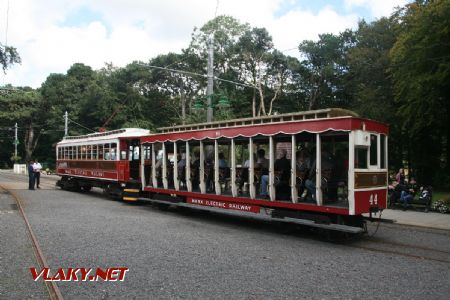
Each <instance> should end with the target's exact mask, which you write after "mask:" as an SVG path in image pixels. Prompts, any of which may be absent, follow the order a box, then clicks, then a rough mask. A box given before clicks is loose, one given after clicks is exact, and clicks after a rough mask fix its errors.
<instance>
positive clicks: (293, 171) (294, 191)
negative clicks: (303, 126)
mask: <svg viewBox="0 0 450 300" xmlns="http://www.w3.org/2000/svg"><path fill="white" fill-rule="evenodd" d="M291 147H292V148H291V153H292V155H291V198H292V202H293V203H297V202H298V190H297V156H296V150H297V142H296V138H295V135H294V134H293V135H292V136H291Z"/></svg>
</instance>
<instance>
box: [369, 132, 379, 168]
mask: <svg viewBox="0 0 450 300" xmlns="http://www.w3.org/2000/svg"><path fill="white" fill-rule="evenodd" d="M377 164H378V136H377V135H375V134H371V135H370V165H371V166H376V165H377Z"/></svg>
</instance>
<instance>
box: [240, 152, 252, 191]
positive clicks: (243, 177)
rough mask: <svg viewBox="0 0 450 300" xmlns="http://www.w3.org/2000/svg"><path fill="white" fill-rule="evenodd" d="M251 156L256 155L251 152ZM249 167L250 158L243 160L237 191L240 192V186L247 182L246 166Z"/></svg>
mask: <svg viewBox="0 0 450 300" xmlns="http://www.w3.org/2000/svg"><path fill="white" fill-rule="evenodd" d="M253 157H256V153H254V154H253ZM249 167H250V159H247V160H246V161H245V162H244V166H243V167H242V169H241V173H240V174H239V193H242V187H243V186H244V184H245V183H246V182H249V178H248V176H249V172H248V168H249Z"/></svg>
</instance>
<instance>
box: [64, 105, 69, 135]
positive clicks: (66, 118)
mask: <svg viewBox="0 0 450 300" xmlns="http://www.w3.org/2000/svg"><path fill="white" fill-rule="evenodd" d="M68 131H69V114H68V113H67V111H66V112H65V114H64V136H67V133H68Z"/></svg>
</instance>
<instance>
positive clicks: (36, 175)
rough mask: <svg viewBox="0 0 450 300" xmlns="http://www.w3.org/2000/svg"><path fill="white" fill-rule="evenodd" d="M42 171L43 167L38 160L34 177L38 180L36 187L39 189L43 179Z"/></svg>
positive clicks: (34, 167) (34, 165) (35, 163)
mask: <svg viewBox="0 0 450 300" xmlns="http://www.w3.org/2000/svg"><path fill="white" fill-rule="evenodd" d="M41 170H42V165H41V164H40V163H39V162H38V160H37V159H36V160H35V161H34V164H33V172H34V177H35V180H36V187H37V188H38V189H40V187H39V183H40V179H41Z"/></svg>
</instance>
